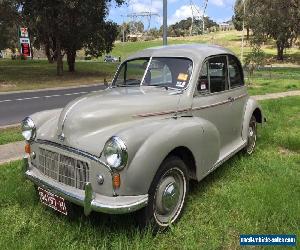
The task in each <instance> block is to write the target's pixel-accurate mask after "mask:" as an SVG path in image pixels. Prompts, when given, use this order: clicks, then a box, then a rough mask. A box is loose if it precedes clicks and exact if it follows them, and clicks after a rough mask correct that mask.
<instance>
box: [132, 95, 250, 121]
mask: <svg viewBox="0 0 300 250" xmlns="http://www.w3.org/2000/svg"><path fill="white" fill-rule="evenodd" d="M246 96H247V94H242V95H240V96H237V97H235V98H233V99H234V100H233V101H235V100H238V99H241V98H243V97H246ZM229 102H231V101H230V100H225V101H222V102H216V103H214V104H210V105H205V106H201V107H193V108H191V109H180V110H178V111H176V110H167V111H161V112H153V113H145V114H137V115H133V116H132V117H150V116H159V115H168V114H172V113H176V112H178V113H180V112H188V111H190V110H191V111H195V110H201V109H206V108H211V107H215V106H219V105H222V104H226V103H229Z"/></svg>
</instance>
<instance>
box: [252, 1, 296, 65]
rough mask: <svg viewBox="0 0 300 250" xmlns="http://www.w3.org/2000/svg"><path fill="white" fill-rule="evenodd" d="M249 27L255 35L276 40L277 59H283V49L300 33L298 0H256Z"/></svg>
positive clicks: (289, 45) (290, 44)
mask: <svg viewBox="0 0 300 250" xmlns="http://www.w3.org/2000/svg"><path fill="white" fill-rule="evenodd" d="M256 1H257V3H256V10H255V13H254V12H253V17H254V18H253V22H252V25H251V29H252V30H253V35H254V36H255V37H260V36H265V37H267V38H268V37H271V38H273V39H274V40H275V41H276V47H277V59H278V60H283V54H284V49H285V48H289V47H291V46H292V44H293V43H294V42H295V41H296V39H297V36H298V35H299V34H300V25H299V23H300V1H299V0H285V1H282V0H272V1H271V0H264V1H258V0H256Z"/></svg>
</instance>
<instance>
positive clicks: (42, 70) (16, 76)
mask: <svg viewBox="0 0 300 250" xmlns="http://www.w3.org/2000/svg"><path fill="white" fill-rule="evenodd" d="M64 64H65V65H64V67H65V68H66V67H67V65H66V63H64ZM116 68H117V64H116V63H110V64H107V63H103V62H83V61H79V62H76V72H73V73H70V72H67V71H66V72H64V75H63V76H56V64H49V63H48V62H47V61H46V60H27V61H12V60H8V59H5V60H0V92H1V91H13V90H25V89H26V90H30V89H42V88H52V87H66V86H76V85H83V84H95V83H103V80H104V78H106V79H111V78H112V76H113V74H114V72H115V70H116Z"/></svg>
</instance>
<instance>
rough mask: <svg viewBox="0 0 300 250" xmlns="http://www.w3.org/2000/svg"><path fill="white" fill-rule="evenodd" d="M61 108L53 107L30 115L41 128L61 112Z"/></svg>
mask: <svg viewBox="0 0 300 250" xmlns="http://www.w3.org/2000/svg"><path fill="white" fill-rule="evenodd" d="M61 110H62V109H51V110H45V111H40V112H37V113H34V114H32V115H30V116H29V117H30V118H31V119H32V120H33V122H34V124H35V126H36V127H37V128H40V127H41V126H42V125H43V124H44V123H45V122H47V121H48V120H49V119H51V118H53V116H56V115H58V114H59V113H60V112H61Z"/></svg>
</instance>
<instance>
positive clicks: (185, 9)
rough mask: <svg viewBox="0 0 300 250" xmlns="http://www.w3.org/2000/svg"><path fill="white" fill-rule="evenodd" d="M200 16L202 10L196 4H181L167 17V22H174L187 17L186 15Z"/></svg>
mask: <svg viewBox="0 0 300 250" xmlns="http://www.w3.org/2000/svg"><path fill="white" fill-rule="evenodd" d="M193 14H194V16H202V15H203V11H202V10H201V9H200V8H199V6H196V5H182V6H181V7H180V8H179V9H177V10H176V11H175V13H174V14H173V15H172V16H171V17H170V18H169V20H168V24H174V23H176V22H178V21H180V20H183V19H187V18H188V17H192V16H193Z"/></svg>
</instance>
